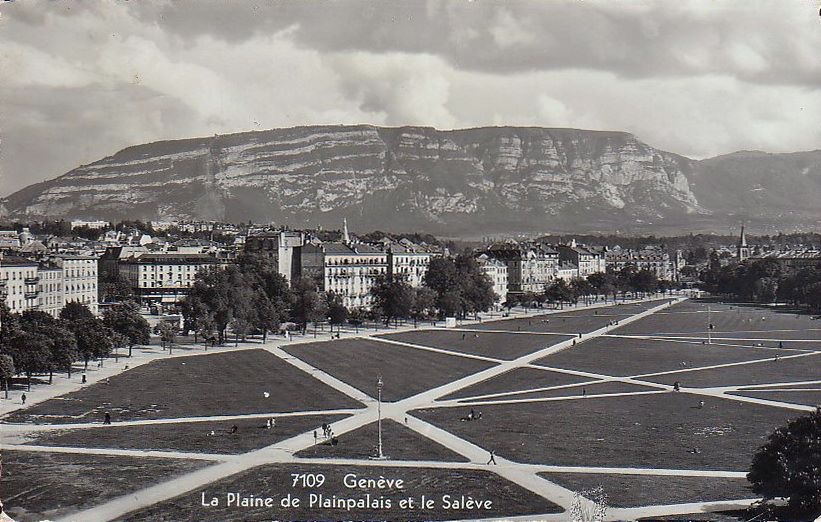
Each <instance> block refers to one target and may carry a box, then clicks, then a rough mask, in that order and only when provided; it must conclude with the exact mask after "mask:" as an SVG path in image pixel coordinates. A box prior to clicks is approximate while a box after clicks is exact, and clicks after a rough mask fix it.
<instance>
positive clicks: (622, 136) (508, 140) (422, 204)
mask: <svg viewBox="0 0 821 522" xmlns="http://www.w3.org/2000/svg"><path fill="white" fill-rule="evenodd" d="M692 165H693V162H692V161H690V160H688V159H686V158H683V157H681V156H678V155H675V154H671V153H668V152H663V151H660V150H656V149H654V148H652V147H650V146H648V145H646V144H644V143H642V142H641V141H639V140H638V139H636V138H635V137H634V136H632V135H630V134H627V133H620V132H596V131H584V130H572V129H545V128H513V127H494V128H478V129H466V130H454V131H440V130H436V129H433V128H428V127H402V128H381V127H374V126H366V125H361V126H312V127H298V128H293V129H275V130H270V131H263V132H252V133H241V134H233V135H227V136H215V137H212V138H197V139H187V140H177V141H165V142H158V143H149V144H145V145H139V146H135V147H129V148H127V149H124V150H122V151H120V152H118V153H116V154H114V155H113V156H110V157H107V158H104V159H102V160H100V161H97V162H95V163H92V164H90V165H84V166H81V167H79V168H77V169H74V170H72V171H71V172H68V173H67V174H65V175H63V176H60V177H59V178H56V179H54V180H51V181H47V182H44V183H39V184H37V185H32V186H31V187H27V188H26V189H23V190H21V191H20V192H17V193H15V194H13V195H11V196H9V197H8V198H7V199H6V201H5V202H0V203H2V204H4V206H5V213H6V214H7V215H11V216H14V217H28V218H38V217H86V218H92V217H93V218H102V219H113V220H117V219H121V218H126V217H128V218H142V219H175V218H182V219H193V218H206V219H221V220H228V221H246V220H249V219H250V220H254V221H256V222H268V221H273V222H276V223H288V224H291V225H294V226H309V225H311V226H312V225H316V224H322V225H325V226H328V225H337V224H338V223H339V221H340V219H341V217H342V216H347V217H348V219H349V221H350V222H351V223H352V224H354V225H355V226H358V227H362V228H372V229H376V228H379V229H393V230H408V229H412V228H414V227H427V228H428V229H430V230H431V231H438V232H445V231H447V232H460V231H471V230H472V231H488V232H490V231H494V232H497V231H498V232H500V231H525V230H568V231H572V230H573V229H581V228H588V229H590V228H591V227H592V228H600V229H602V230H608V231H612V230H613V229H614V228H619V227H622V228H624V227H629V226H631V225H632V224H642V223H643V224H652V223H673V224H674V223H677V222H683V221H684V220H686V219H687V217H688V216H693V215H703V214H707V213H708V211H707V210H705V209H704V208H702V207H701V206H700V205H699V202H698V201H697V200H696V197H695V196H694V194H693V192H692V191H691V190H690V184H689V182H688V177H689V176H690V175H691V174H692V168H693V167H692Z"/></svg>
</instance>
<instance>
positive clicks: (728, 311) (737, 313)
mask: <svg viewBox="0 0 821 522" xmlns="http://www.w3.org/2000/svg"><path fill="white" fill-rule="evenodd" d="M708 305H709V308H710V314H709V322H711V323H712V324H713V326H714V329H713V331H712V334H713V335H714V336H716V337H747V338H751V337H763V338H769V339H780V338H783V339H817V340H821V323H819V322H818V321H814V320H812V316H810V315H806V314H796V313H794V312H789V311H786V310H783V311H782V310H777V309H772V308H766V307H760V306H748V305H733V304H720V303H709V304H708V303H706V302H697V301H693V302H685V303H681V304H677V305H674V306H673V307H671V308H669V309H668V310H662V311H661V312H657V313H655V314H653V315H651V316H649V317H645V318H644V319H641V320H639V321H636V322H633V323H630V324H628V325H625V326H622V327H619V328H618V329H617V330H615V333H620V334H655V333H664V334H681V335H693V334H696V335H698V334H704V335H706V332H707V323H708V313H707V307H708ZM762 318H764V319H763V320H762ZM778 330H785V331H781V332H779V331H778Z"/></svg>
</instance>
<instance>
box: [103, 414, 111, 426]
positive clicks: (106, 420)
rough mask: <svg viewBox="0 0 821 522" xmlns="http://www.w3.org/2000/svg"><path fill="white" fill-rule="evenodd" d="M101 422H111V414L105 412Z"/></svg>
mask: <svg viewBox="0 0 821 522" xmlns="http://www.w3.org/2000/svg"><path fill="white" fill-rule="evenodd" d="M103 424H111V414H110V413H108V412H105V418H104V419H103Z"/></svg>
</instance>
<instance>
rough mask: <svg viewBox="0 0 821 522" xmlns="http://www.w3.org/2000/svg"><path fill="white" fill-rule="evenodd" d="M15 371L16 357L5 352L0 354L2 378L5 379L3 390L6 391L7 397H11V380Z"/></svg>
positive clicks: (0, 374) (0, 373)
mask: <svg viewBox="0 0 821 522" xmlns="http://www.w3.org/2000/svg"><path fill="white" fill-rule="evenodd" d="M15 373H16V372H15V370H14V359H12V358H11V355H8V354H5V353H2V354H0V379H2V380H3V391H4V392H5V395H6V399H8V398H9V381H10V380H11V378H12V377H13V376H14V374H15Z"/></svg>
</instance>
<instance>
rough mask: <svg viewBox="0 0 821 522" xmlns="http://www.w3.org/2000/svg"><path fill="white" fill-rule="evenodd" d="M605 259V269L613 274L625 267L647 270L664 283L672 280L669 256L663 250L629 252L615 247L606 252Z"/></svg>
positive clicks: (671, 266) (651, 249)
mask: <svg viewBox="0 0 821 522" xmlns="http://www.w3.org/2000/svg"><path fill="white" fill-rule="evenodd" d="M605 259H606V262H607V268H608V269H609V270H611V271H613V272H620V271H621V270H622V269H624V268H625V267H627V266H633V267H635V268H636V270H649V271H650V272H653V273H654V274H655V275H656V277H657V278H659V279H661V280H664V281H670V280H672V279H673V265H672V263H671V261H670V254H668V253H667V252H664V251H663V250H659V249H655V248H645V249H643V250H629V249H622V248H619V247H615V248H614V249H613V250H610V251H608V252H607V255H606V257H605Z"/></svg>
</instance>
